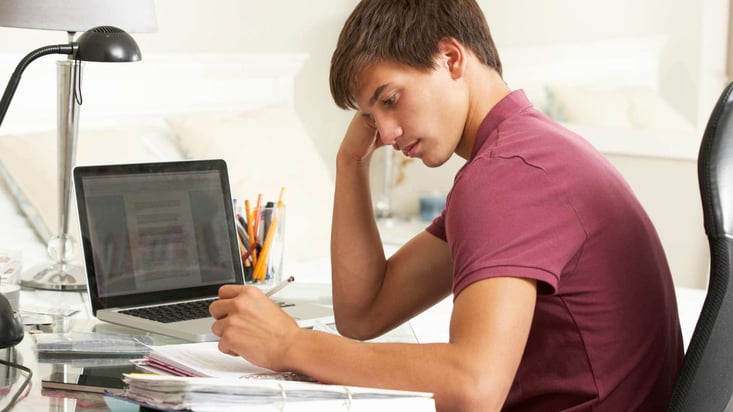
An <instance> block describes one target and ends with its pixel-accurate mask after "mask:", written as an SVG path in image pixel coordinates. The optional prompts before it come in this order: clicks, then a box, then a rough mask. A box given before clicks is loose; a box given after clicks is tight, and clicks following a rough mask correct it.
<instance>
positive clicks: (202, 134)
mask: <svg viewBox="0 0 733 412" xmlns="http://www.w3.org/2000/svg"><path fill="white" fill-rule="evenodd" d="M167 120H168V123H169V124H170V125H171V127H172V128H173V129H174V130H175V132H176V134H177V136H178V139H179V141H180V144H181V146H182V147H183V148H184V150H185V152H186V154H187V156H188V157H190V158H199V159H205V158H221V159H224V160H225V161H226V162H227V167H228V169H229V180H230V183H231V188H232V197H234V198H236V199H238V200H239V204H243V203H244V202H243V201H244V200H245V199H249V200H250V203H252V204H253V205H254V203H255V202H256V198H257V195H258V194H259V193H262V194H263V197H264V199H265V200H266V201H267V200H269V201H276V200H277V198H278V195H279V192H280V188H281V187H285V193H284V197H283V203H285V205H286V207H287V214H286V219H285V246H284V248H285V249H284V259H285V263H286V264H287V262H288V261H297V260H303V259H309V258H314V257H319V256H326V255H328V253H329V242H330V234H331V229H330V228H331V211H332V208H333V190H334V186H333V181H332V180H331V177H330V174H329V171H328V168H327V167H326V164H325V163H324V162H323V159H322V158H321V156H320V155H319V154H318V152H317V150H316V147H315V146H314V144H313V141H312V140H311V138H310V137H309V136H308V134H307V132H306V131H305V129H304V127H303V125H302V123H301V122H300V120H299V118H298V116H297V114H296V113H295V110H294V109H293V108H292V107H291V106H289V105H286V104H281V105H274V106H269V107H266V108H263V109H260V110H257V111H252V112H202V113H193V114H186V115H179V116H174V117H171V118H168V119H167ZM286 269H287V268H286Z"/></svg>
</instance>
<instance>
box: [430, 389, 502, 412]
mask: <svg viewBox="0 0 733 412" xmlns="http://www.w3.org/2000/svg"><path fill="white" fill-rule="evenodd" d="M504 401H505V397H504V396H501V395H499V394H496V393H495V392H494V391H493V389H492V388H487V387H477V386H472V387H463V388H459V389H457V390H455V391H451V393H447V392H440V393H436V394H435V407H436V411H438V412H453V411H477V412H478V411H481V412H492V411H496V412H499V411H501V409H502V407H503V406H504Z"/></svg>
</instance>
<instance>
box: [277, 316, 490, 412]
mask: <svg viewBox="0 0 733 412" xmlns="http://www.w3.org/2000/svg"><path fill="white" fill-rule="evenodd" d="M297 342H298V344H297V345H294V346H293V347H291V348H290V349H289V350H288V353H287V355H286V366H292V367H293V368H295V369H294V370H296V371H297V372H299V373H302V374H305V375H308V376H311V377H313V378H315V379H317V380H318V381H320V382H323V383H337V384H343V385H355V386H369V387H381V388H390V389H403V390H416V391H424V392H432V393H433V394H434V395H435V399H436V404H437V406H438V410H440V411H446V410H460V411H470V410H481V411H487V410H494V409H496V410H498V409H499V408H500V407H501V405H502V403H503V400H504V396H505V393H501V390H500V389H497V388H501V387H503V386H504V385H501V384H492V383H491V382H487V381H485V379H483V377H486V376H490V375H488V374H486V373H483V372H485V371H481V370H480V367H477V366H476V365H477V363H478V362H476V360H475V359H470V357H469V356H467V352H470V351H466V350H465V349H466V348H460V347H458V345H455V344H449V343H446V344H407V343H364V342H358V341H352V340H348V339H345V338H342V337H339V336H335V335H330V334H326V333H320V332H315V331H311V330H303V331H301V333H300V336H298V339H297Z"/></svg>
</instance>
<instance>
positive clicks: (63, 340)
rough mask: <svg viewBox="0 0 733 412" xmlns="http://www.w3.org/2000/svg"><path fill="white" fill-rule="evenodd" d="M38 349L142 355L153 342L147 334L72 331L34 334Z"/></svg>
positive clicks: (114, 354) (89, 354)
mask: <svg viewBox="0 0 733 412" xmlns="http://www.w3.org/2000/svg"><path fill="white" fill-rule="evenodd" d="M33 337H34V338H35V340H36V350H37V351H38V353H39V354H41V353H46V354H47V353H52V354H66V355H80V356H92V355H105V356H128V357H129V356H136V355H137V356H140V355H143V354H146V353H148V351H149V349H148V345H149V344H151V343H152V342H153V340H152V338H151V337H150V336H146V335H121V334H114V333H99V332H81V331H71V332H67V333H41V334H37V335H33Z"/></svg>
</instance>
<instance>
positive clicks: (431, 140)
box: [356, 59, 468, 167]
mask: <svg viewBox="0 0 733 412" xmlns="http://www.w3.org/2000/svg"><path fill="white" fill-rule="evenodd" d="M448 64H449V63H448V62H447V61H444V60H440V59H439V60H437V67H436V68H435V69H434V70H417V69H414V68H412V67H409V66H405V65H403V64H398V63H394V62H379V63H376V64H374V65H372V66H370V67H368V68H367V69H365V70H364V71H363V72H362V73H361V76H360V77H359V82H358V84H357V89H356V100H357V103H358V105H359V109H360V112H361V113H362V115H364V116H366V117H368V118H369V119H370V120H371V121H373V123H372V124H373V125H375V126H376V128H377V130H378V131H379V138H380V139H381V141H382V143H384V144H386V145H392V146H393V147H394V148H395V150H401V151H402V153H404V154H405V156H408V157H416V158H420V159H422V161H423V163H424V164H425V165H427V166H429V167H437V166H440V165H442V164H443V163H445V162H446V161H447V160H448V159H449V158H450V157H451V155H452V154H453V153H454V152H455V151H456V150H458V147H459V145H460V144H461V140H462V134H463V130H464V127H465V123H466V118H467V113H468V94H467V89H466V87H465V85H464V84H463V82H460V81H457V80H456V79H455V78H454V77H453V76H452V75H451V72H450V70H449V67H448Z"/></svg>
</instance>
